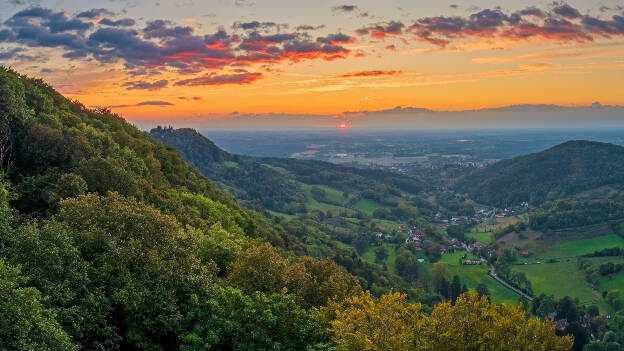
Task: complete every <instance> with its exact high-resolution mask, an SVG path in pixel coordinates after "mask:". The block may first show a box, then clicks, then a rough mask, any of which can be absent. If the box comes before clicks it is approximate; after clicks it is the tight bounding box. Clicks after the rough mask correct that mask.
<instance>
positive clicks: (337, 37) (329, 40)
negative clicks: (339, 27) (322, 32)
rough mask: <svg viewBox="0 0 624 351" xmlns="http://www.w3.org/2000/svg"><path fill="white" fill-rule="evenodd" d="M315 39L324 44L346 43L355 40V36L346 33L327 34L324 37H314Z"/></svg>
mask: <svg viewBox="0 0 624 351" xmlns="http://www.w3.org/2000/svg"><path fill="white" fill-rule="evenodd" d="M316 41H318V42H319V43H324V44H332V45H333V44H347V43H352V42H354V41H355V38H354V37H352V36H349V35H346V34H342V33H336V34H329V35H327V36H325V37H319V38H316Z"/></svg>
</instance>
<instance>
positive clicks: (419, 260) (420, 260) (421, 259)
mask: <svg viewBox="0 0 624 351" xmlns="http://www.w3.org/2000/svg"><path fill="white" fill-rule="evenodd" d="M417 261H418V263H425V259H424V258H419V259H418V260H417Z"/></svg>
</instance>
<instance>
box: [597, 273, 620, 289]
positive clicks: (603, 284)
mask: <svg viewBox="0 0 624 351" xmlns="http://www.w3.org/2000/svg"><path fill="white" fill-rule="evenodd" d="M600 290H602V291H611V290H620V291H621V292H624V272H620V273H617V274H614V275H613V276H612V277H610V278H609V277H602V278H600Z"/></svg>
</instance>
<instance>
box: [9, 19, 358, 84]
mask: <svg viewBox="0 0 624 351" xmlns="http://www.w3.org/2000/svg"><path fill="white" fill-rule="evenodd" d="M108 15H110V12H108V11H102V10H101V9H95V10H89V11H85V12H82V13H79V14H77V15H75V16H74V17H68V16H67V15H66V14H65V13H64V12H57V11H55V10H51V9H46V8H41V7H35V8H30V9H27V10H23V11H20V12H18V13H16V14H14V15H13V16H12V17H11V18H10V19H9V20H7V21H6V22H5V23H4V25H5V27H6V28H1V27H0V41H4V42H9V43H16V44H20V45H24V46H29V47H33V48H39V47H50V48H59V49H61V52H62V55H63V56H64V57H65V58H68V59H72V60H90V59H95V60H96V61H97V62H100V63H103V64H109V63H116V62H120V63H123V64H124V66H125V68H126V70H127V72H129V74H131V75H135V76H141V75H143V76H147V75H154V74H157V73H159V72H164V71H174V72H176V73H179V74H185V75H197V74H201V73H202V72H205V71H208V70H209V71H211V72H215V73H216V74H217V76H218V77H220V76H222V75H223V74H220V73H223V72H225V73H226V74H229V73H227V72H229V71H231V70H232V69H236V68H241V67H250V66H254V65H264V66H266V65H273V64H278V63H281V62H284V61H291V62H299V61H302V60H326V61H331V60H336V59H344V58H346V57H347V56H348V54H349V53H350V50H349V49H347V48H345V47H343V46H342V44H346V43H351V42H353V41H354V40H355V38H353V37H351V36H349V35H346V34H343V33H335V34H328V35H326V36H323V37H318V38H313V37H312V36H311V33H310V31H312V30H316V29H319V28H320V27H319V26H316V27H313V26H309V27H301V28H299V29H300V30H301V31H294V32H288V33H286V32H280V30H281V28H284V27H287V25H284V24H277V23H275V22H259V21H248V22H236V23H235V24H234V25H233V28H234V29H235V30H234V31H233V32H228V31H226V30H225V29H219V30H217V31H216V32H213V33H208V34H198V33H196V31H195V29H194V28H193V27H191V26H187V25H182V26H178V25H175V24H174V23H172V22H170V21H167V20H152V21H148V22H147V24H146V25H145V26H144V27H143V28H137V25H136V22H135V21H134V20H133V19H131V18H124V19H114V18H108V17H103V16H108ZM81 18H88V19H99V21H93V20H91V21H83V20H81ZM241 29H242V30H243V33H238V32H237V31H236V30H241ZM263 69H269V67H264V68H263ZM221 70H222V71H223V72H219V71H221ZM249 78H250V79H251V80H255V79H257V78H258V77H257V76H254V75H253V74H250V75H249ZM209 81H210V80H209ZM129 87H134V86H129Z"/></svg>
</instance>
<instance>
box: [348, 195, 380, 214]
mask: <svg viewBox="0 0 624 351" xmlns="http://www.w3.org/2000/svg"><path fill="white" fill-rule="evenodd" d="M353 207H354V208H355V209H356V210H358V211H362V212H364V213H366V214H367V215H369V216H372V215H373V212H375V210H376V209H378V208H380V207H381V205H379V204H378V203H376V202H375V201H372V200H369V199H361V200H360V201H358V202H356V203H355V206H353Z"/></svg>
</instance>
